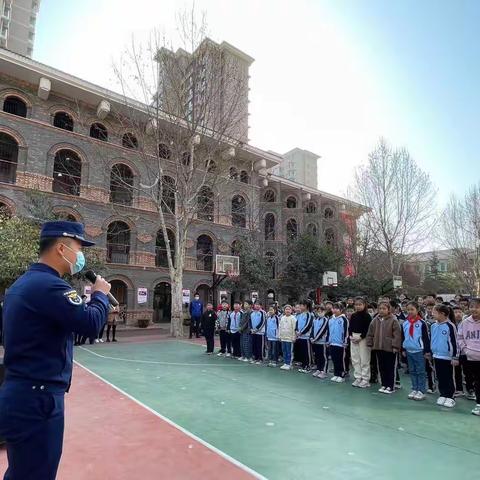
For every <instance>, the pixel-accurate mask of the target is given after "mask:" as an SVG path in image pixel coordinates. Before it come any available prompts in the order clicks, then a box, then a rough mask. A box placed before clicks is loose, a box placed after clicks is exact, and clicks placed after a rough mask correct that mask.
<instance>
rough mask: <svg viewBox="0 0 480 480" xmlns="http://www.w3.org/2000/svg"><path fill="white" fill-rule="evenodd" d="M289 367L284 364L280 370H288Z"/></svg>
mask: <svg viewBox="0 0 480 480" xmlns="http://www.w3.org/2000/svg"><path fill="white" fill-rule="evenodd" d="M288 367H289V365H287V364H286V363H284V364H283V365H282V366H281V367H280V370H289V368H288Z"/></svg>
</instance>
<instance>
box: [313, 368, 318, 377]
mask: <svg viewBox="0 0 480 480" xmlns="http://www.w3.org/2000/svg"><path fill="white" fill-rule="evenodd" d="M319 373H320V370H315V371H314V372H313V373H312V377H318V374H319Z"/></svg>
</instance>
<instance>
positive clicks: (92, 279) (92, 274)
mask: <svg viewBox="0 0 480 480" xmlns="http://www.w3.org/2000/svg"><path fill="white" fill-rule="evenodd" d="M85 278H86V279H87V280H88V281H89V282H91V283H95V282H96V280H97V275H96V274H95V272H93V271H92V270H87V271H86V272H85ZM107 297H108V301H109V302H110V305H112V306H114V307H116V306H117V305H118V300H117V299H116V298H115V297H114V296H113V295H112V294H111V293H110V292H108V293H107Z"/></svg>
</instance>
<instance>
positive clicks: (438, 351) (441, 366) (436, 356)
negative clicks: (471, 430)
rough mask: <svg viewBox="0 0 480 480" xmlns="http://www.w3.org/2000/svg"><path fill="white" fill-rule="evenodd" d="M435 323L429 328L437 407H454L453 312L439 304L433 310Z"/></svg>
mask: <svg viewBox="0 0 480 480" xmlns="http://www.w3.org/2000/svg"><path fill="white" fill-rule="evenodd" d="M433 317H434V318H435V323H434V324H432V327H431V348H432V357H433V362H434V366H435V374H436V377H437V381H438V390H439V392H440V397H439V398H438V400H437V405H440V406H442V407H447V408H453V407H454V406H455V400H454V399H453V396H454V394H455V379H454V370H453V369H454V367H455V366H457V365H458V345H457V329H456V327H455V324H454V323H453V320H454V314H453V310H452V309H451V308H450V307H447V306H446V305H443V304H441V303H439V304H437V305H435V307H434V308H433Z"/></svg>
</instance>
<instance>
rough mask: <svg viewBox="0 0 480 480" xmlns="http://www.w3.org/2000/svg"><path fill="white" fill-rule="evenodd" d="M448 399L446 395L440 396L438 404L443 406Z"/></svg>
mask: <svg viewBox="0 0 480 480" xmlns="http://www.w3.org/2000/svg"><path fill="white" fill-rule="evenodd" d="M446 400H447V399H446V398H445V397H438V400H437V405H440V406H442V407H443V405H444V404H445V401H446Z"/></svg>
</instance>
